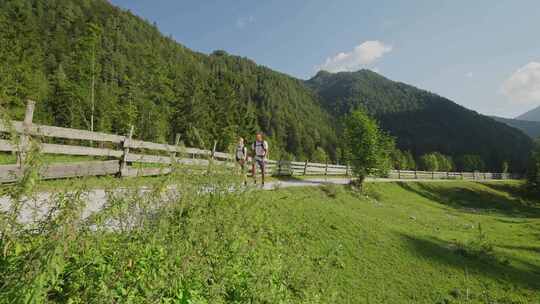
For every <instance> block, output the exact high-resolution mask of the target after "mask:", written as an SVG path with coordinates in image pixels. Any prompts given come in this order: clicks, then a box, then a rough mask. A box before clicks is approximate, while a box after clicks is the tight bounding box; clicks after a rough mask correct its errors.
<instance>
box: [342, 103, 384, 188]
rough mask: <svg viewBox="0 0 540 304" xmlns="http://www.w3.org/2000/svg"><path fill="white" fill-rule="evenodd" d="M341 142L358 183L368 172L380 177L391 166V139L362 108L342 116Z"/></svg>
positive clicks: (360, 182) (362, 180)
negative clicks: (345, 116) (344, 117)
mask: <svg viewBox="0 0 540 304" xmlns="http://www.w3.org/2000/svg"><path fill="white" fill-rule="evenodd" d="M343 143H344V144H345V149H346V155H347V159H348V160H349V161H350V163H351V165H352V171H353V174H354V175H355V176H356V177H357V179H358V180H357V181H358V183H359V184H362V183H363V182H364V180H365V178H366V177H367V176H368V175H372V174H374V175H378V176H384V175H387V174H388V172H389V170H390V169H391V168H392V158H391V153H392V151H394V150H395V143H394V140H393V138H391V137H390V136H388V135H387V134H386V133H384V132H383V131H382V130H381V129H380V127H379V125H378V124H377V122H376V121H375V120H373V119H372V118H370V117H369V116H368V115H367V114H366V113H364V112H363V111H361V110H357V111H355V112H353V113H351V114H350V115H349V116H348V117H347V118H346V119H345V121H344V132H343Z"/></svg>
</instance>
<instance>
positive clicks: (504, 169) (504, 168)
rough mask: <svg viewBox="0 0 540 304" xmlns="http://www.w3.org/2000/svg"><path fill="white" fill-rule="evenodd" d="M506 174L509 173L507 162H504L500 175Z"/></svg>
mask: <svg viewBox="0 0 540 304" xmlns="http://www.w3.org/2000/svg"><path fill="white" fill-rule="evenodd" d="M508 172H510V165H509V164H508V162H507V161H505V162H503V163H502V166H501V173H503V174H506V173H508Z"/></svg>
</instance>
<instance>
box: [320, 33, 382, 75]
mask: <svg viewBox="0 0 540 304" xmlns="http://www.w3.org/2000/svg"><path fill="white" fill-rule="evenodd" d="M391 51H392V46H389V45H385V44H384V43H382V42H380V41H377V40H372V41H365V42H363V43H361V44H360V45H358V46H356V47H355V48H354V49H353V50H352V51H350V52H345V53H339V54H337V55H335V56H334V57H329V58H327V59H326V61H325V62H324V63H323V64H321V65H319V66H317V67H316V69H317V70H325V71H328V72H344V71H355V70H358V69H360V68H362V67H365V66H369V65H370V64H373V63H374V62H376V61H377V60H378V59H380V58H381V57H382V56H383V55H384V54H386V53H388V52H391Z"/></svg>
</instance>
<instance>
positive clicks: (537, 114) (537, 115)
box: [516, 106, 540, 121]
mask: <svg viewBox="0 0 540 304" xmlns="http://www.w3.org/2000/svg"><path fill="white" fill-rule="evenodd" d="M516 119H518V120H527V121H540V106H539V107H536V108H534V109H532V110H530V111H528V112H526V113H524V114H521V115H519V116H518V117H516Z"/></svg>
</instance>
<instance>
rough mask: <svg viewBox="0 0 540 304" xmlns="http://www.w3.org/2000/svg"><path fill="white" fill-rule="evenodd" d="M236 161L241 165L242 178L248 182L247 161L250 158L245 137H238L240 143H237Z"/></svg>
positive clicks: (245, 182)
mask: <svg viewBox="0 0 540 304" xmlns="http://www.w3.org/2000/svg"><path fill="white" fill-rule="evenodd" d="M235 158H236V163H237V164H238V166H239V167H240V174H241V175H242V179H243V181H244V184H247V178H246V170H245V169H246V162H247V158H248V153H247V148H246V146H245V145H244V139H243V138H242V137H239V138H238V144H237V145H236V154H235Z"/></svg>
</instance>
